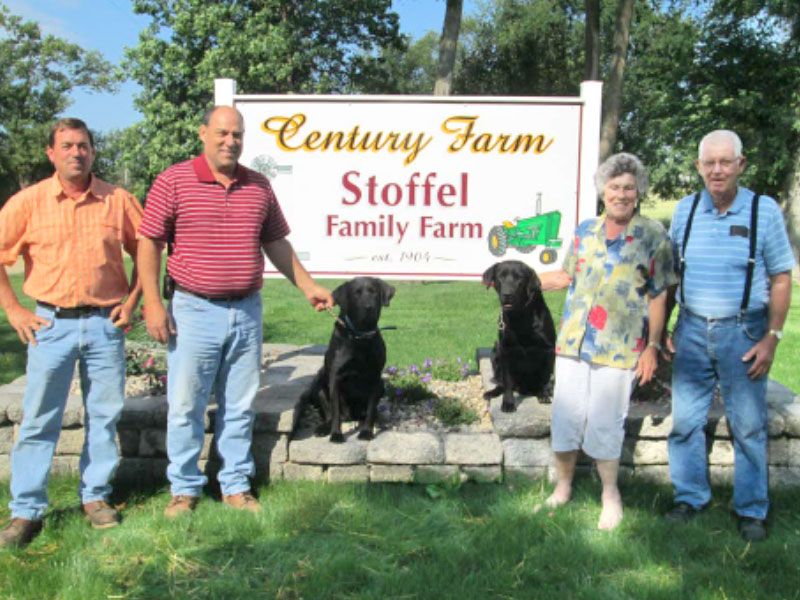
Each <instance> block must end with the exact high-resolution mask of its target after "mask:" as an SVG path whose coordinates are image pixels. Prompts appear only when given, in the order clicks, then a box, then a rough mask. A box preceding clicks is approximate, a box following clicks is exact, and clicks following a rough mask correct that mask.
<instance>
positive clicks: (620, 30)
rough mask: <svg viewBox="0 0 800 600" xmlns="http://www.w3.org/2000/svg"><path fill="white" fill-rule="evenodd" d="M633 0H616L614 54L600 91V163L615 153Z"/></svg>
mask: <svg viewBox="0 0 800 600" xmlns="http://www.w3.org/2000/svg"><path fill="white" fill-rule="evenodd" d="M633 2H634V0H619V5H618V6H617V19H616V23H615V24H614V55H613V57H612V59H611V71H610V72H609V74H608V81H607V82H606V85H605V86H604V89H603V123H602V125H601V126H600V160H601V161H604V160H605V159H606V158H608V157H609V156H610V155H611V153H612V152H613V150H614V144H615V143H616V142H617V131H618V130H619V113H620V110H621V106H622V82H623V76H624V74H625V61H626V60H627V54H628V39H629V37H630V31H631V19H632V18H633Z"/></svg>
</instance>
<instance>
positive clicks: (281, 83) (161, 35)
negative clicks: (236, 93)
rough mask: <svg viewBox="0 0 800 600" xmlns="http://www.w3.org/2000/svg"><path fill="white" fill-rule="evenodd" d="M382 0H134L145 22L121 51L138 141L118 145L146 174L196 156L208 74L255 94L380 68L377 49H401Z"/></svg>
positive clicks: (328, 87) (307, 87)
mask: <svg viewBox="0 0 800 600" xmlns="http://www.w3.org/2000/svg"><path fill="white" fill-rule="evenodd" d="M390 6H391V2H390V0H237V1H234V0H225V1H220V2H204V1H203V0H134V2H133V8H134V11H135V12H136V13H138V14H143V15H148V16H150V17H151V19H152V22H151V24H150V26H149V27H147V29H145V30H144V31H143V32H142V33H141V34H140V35H139V43H138V44H137V45H136V46H135V47H134V48H132V49H130V50H128V52H127V60H126V68H127V70H128V72H129V73H130V75H131V77H132V78H133V79H134V80H135V81H137V82H138V83H139V84H140V85H141V86H142V92H141V94H140V95H139V96H138V97H137V98H136V106H137V108H138V109H139V110H140V111H141V112H142V114H143V115H144V121H143V123H142V124H141V125H140V127H139V135H140V143H139V145H138V147H134V148H132V149H130V150H129V151H128V154H129V155H131V156H140V157H142V158H143V159H144V161H145V170H146V172H147V173H148V174H149V175H150V177H154V176H155V175H156V174H157V173H158V172H160V171H161V170H163V169H164V168H166V167H167V166H168V165H170V164H172V163H174V162H176V161H179V160H185V159H186V157H188V156H191V155H192V154H194V153H196V152H197V150H198V148H199V146H198V142H197V133H196V131H197V125H198V121H199V118H200V115H201V114H202V113H203V112H204V111H205V110H206V109H207V108H208V107H209V104H210V101H211V98H210V94H209V92H210V90H212V89H213V80H214V79H215V78H218V77H229V78H232V79H235V80H236V81H237V85H238V88H239V90H241V91H243V92H260V93H344V92H351V91H355V90H356V89H358V88H359V86H360V85H361V82H362V80H364V81H375V80H376V79H378V77H379V74H380V73H385V72H387V71H388V67H384V66H382V65H381V59H380V50H381V49H390V48H394V49H401V48H403V47H404V43H405V40H404V38H403V37H402V36H400V34H399V30H398V17H397V15H396V14H395V13H394V12H392V11H391V10H390Z"/></svg>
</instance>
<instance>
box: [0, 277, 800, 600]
mask: <svg viewBox="0 0 800 600" xmlns="http://www.w3.org/2000/svg"><path fill="white" fill-rule="evenodd" d="M12 282H13V283H14V285H15V287H17V289H18V288H19V286H20V277H19V276H12ZM324 283H325V284H327V285H328V286H329V287H333V286H335V285H336V283H337V282H335V281H327V282H324ZM395 285H396V286H397V288H398V291H397V295H396V297H395V299H394V301H393V302H392V305H391V306H390V307H388V308H387V309H385V312H384V315H383V319H382V324H383V325H396V326H397V327H398V329H397V330H396V331H387V332H385V334H384V337H385V338H386V341H387V345H388V347H389V364H395V365H400V366H405V365H408V364H411V363H420V362H422V361H423V360H424V359H425V358H439V359H450V360H452V359H455V358H457V357H462V358H472V357H473V356H474V352H475V349H476V348H478V347H487V346H490V345H491V344H492V342H493V340H494V339H495V336H496V318H497V299H496V296H495V294H494V292H493V291H491V290H486V289H484V288H483V287H482V286H481V285H480V284H478V283H408V282H405V283H396V284H395ZM794 292H795V293H794V300H793V305H792V310H791V312H790V316H789V322H788V323H787V327H786V330H787V336H786V338H785V340H784V341H783V342H782V343H781V346H780V349H779V353H778V360H777V362H776V364H775V366H774V368H773V376H774V377H775V378H776V379H778V380H779V381H781V382H783V383H785V384H787V385H789V386H790V387H792V388H793V389H795V390H798V389H800V384H798V375H797V369H796V367H795V366H794V365H796V364H797V359H798V358H800V357H799V356H798V354H799V353H800V343H798V342H797V339H798V337H800V335H798V334H800V317H799V316H798V315H800V311H798V310H797V307H798V303H800V290H798V286H796V285H795V289H794ZM263 293H264V298H265V304H264V323H265V340H266V341H267V342H286V343H293V344H306V343H313V344H324V343H326V342H327V340H328V338H329V336H330V331H331V327H332V318H331V317H330V316H329V315H328V314H324V313H323V314H317V313H314V312H313V311H312V310H311V308H310V307H309V306H308V305H307V304H306V302H305V300H304V298H302V296H301V295H300V294H299V293H298V292H297V291H296V290H294V289H293V288H292V287H291V286H290V285H289V284H288V283H287V282H286V281H283V280H275V281H268V282H266V285H265V288H264V292H263ZM563 298H564V296H563V293H558V294H548V295H547V297H546V299H547V302H548V304H549V305H550V308H551V310H552V311H553V315H554V317H555V318H556V319H557V317H558V315H559V314H560V312H561V307H562V304H563ZM131 337H132V338H133V339H144V338H146V334H145V333H144V331H143V328H142V327H138V328H137V329H135V330H134V331H133V332H132V333H131ZM0 361H2V367H3V371H2V375H1V376H2V379H3V381H10V380H13V379H15V378H16V377H17V376H19V375H20V374H21V373H22V372H23V368H24V351H23V347H22V345H21V344H20V343H19V342H18V341H16V336H15V334H14V333H13V331H12V330H11V328H10V327H9V326H8V324H7V323H6V322H5V319H4V318H2V319H0ZM76 487H77V482H76V480H75V479H74V478H71V477H54V478H53V480H51V483H50V499H51V512H50V513H49V515H48V518H47V525H46V528H45V531H44V532H43V534H42V535H41V536H40V537H39V538H38V539H37V540H36V541H35V542H34V543H33V544H32V545H31V546H30V547H29V548H28V549H27V550H25V551H20V552H10V551H0V598H3V599H15V600H16V599H22V598H32V599H34V598H35V599H40V598H58V599H81V600H84V599H94V598H98V599H100V598H102V599H110V598H125V599H138V598H142V599H144V598H154V599H155V598H220V599H222V598H225V599H227V598H281V599H299V598H337V599H339V598H366V599H370V598H375V599H378V598H380V599H383V598H435V599H439V598H458V599H459V600H464V599H471V598H476V599H478V598H480V599H484V598H586V599H592V600H594V599H596V598H601V599H602V598H609V599H612V598H613V599H616V598H659V599H660V598H664V599H670V600H672V599H674V598H719V599H724V598H747V599H750V598H798V597H800V591H798V590H800V563H798V561H797V560H796V556H797V555H798V552H800V513H798V511H797V506H800V490H793V491H781V492H776V493H775V494H774V495H773V500H774V509H773V511H772V514H771V535H770V538H769V539H768V540H767V541H766V542H765V543H763V544H761V545H758V546H753V547H750V546H746V545H745V544H744V543H743V542H741V540H740V539H739V538H738V536H737V534H736V531H735V523H734V521H733V519H732V518H731V516H730V512H729V502H730V488H723V489H720V490H717V491H716V495H715V503H714V504H713V505H712V507H711V509H710V510H709V511H708V512H707V513H705V514H704V515H703V516H702V517H700V518H699V519H698V520H697V522H695V523H693V524H691V525H690V526H688V527H685V528H679V529H673V528H671V527H670V526H668V525H667V524H666V523H665V522H664V521H663V520H662V519H661V517H660V514H661V513H662V512H663V511H664V510H665V509H666V508H667V507H668V505H669V503H670V499H671V491H670V489H669V488H668V487H664V486H654V485H650V484H645V483H641V482H629V483H625V484H624V485H623V488H622V492H623V496H624V498H625V502H626V505H627V509H626V518H625V521H624V522H623V524H622V526H621V527H620V528H619V529H618V530H617V531H615V532H612V533H601V532H598V531H597V530H596V529H595V525H596V522H597V518H598V516H599V503H598V499H597V496H598V494H599V484H598V483H597V482H596V481H593V480H592V479H591V478H590V477H588V476H587V477H580V478H579V480H578V483H577V486H576V494H575V501H574V502H573V503H572V504H571V505H570V506H569V507H567V508H566V509H564V510H561V511H559V512H557V513H556V514H554V515H552V516H550V515H548V514H534V513H533V512H532V510H531V507H532V506H533V505H534V504H536V503H537V502H540V501H542V500H543V499H544V498H545V497H546V495H547V493H548V492H549V486H548V485H547V484H546V483H544V482H540V483H538V484H534V485H532V486H511V485H488V484H487V485H471V484H467V485H463V486H461V487H452V488H448V487H435V486H434V487H431V486H429V487H423V486H406V485H378V484H369V485H353V486H350V485H321V484H319V483H307V482H304V483H291V482H278V483H275V484H272V485H270V486H264V487H262V488H261V489H260V492H261V497H262V501H263V503H264V506H265V513H264V514H263V515H260V516H257V517H253V516H251V515H243V514H239V513H235V512H233V511H230V510H228V509H226V508H225V507H222V506H220V505H219V504H218V503H217V502H215V501H213V500H212V499H211V498H210V497H205V498H204V499H203V502H202V503H201V505H200V508H199V510H198V512H197V514H196V515H194V516H193V517H192V518H190V519H186V520H183V521H180V522H177V523H175V522H167V521H166V520H165V519H164V518H163V516H162V514H161V513H162V510H163V508H164V506H165V504H166V502H167V500H168V497H169V496H168V492H167V491H166V489H164V488H157V489H152V490H142V489H138V490H117V491H116V498H115V501H116V502H117V503H119V504H120V505H121V506H122V508H123V513H124V515H125V521H124V523H123V525H122V526H121V527H119V528H117V529H115V530H109V531H105V532H98V531H93V530H91V529H90V528H89V527H88V525H87V524H86V523H85V521H84V520H83V518H82V517H81V515H80V513H79V511H78V503H77V499H76V494H75V488H76ZM8 500H9V494H8V485H7V482H0V521H3V520H5V519H6V518H7V516H8V509H7V508H6V505H7V503H8Z"/></svg>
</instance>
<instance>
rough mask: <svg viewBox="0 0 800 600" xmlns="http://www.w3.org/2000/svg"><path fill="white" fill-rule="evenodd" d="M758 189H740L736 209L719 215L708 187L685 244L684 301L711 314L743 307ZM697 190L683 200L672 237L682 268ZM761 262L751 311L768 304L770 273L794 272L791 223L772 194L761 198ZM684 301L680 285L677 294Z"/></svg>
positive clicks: (727, 313) (697, 310) (734, 311)
mask: <svg viewBox="0 0 800 600" xmlns="http://www.w3.org/2000/svg"><path fill="white" fill-rule="evenodd" d="M753 196H754V193H753V192H752V191H750V190H748V189H747V188H743V187H740V188H739V189H738V191H737V193H736V198H734V200H733V204H732V205H731V207H730V208H729V209H728V210H727V211H726V212H725V213H724V214H719V212H718V211H717V209H716V208H714V203H713V202H712V200H711V196H710V194H709V193H708V191H707V190H705V189H704V190H703V192H702V193H701V195H700V202H699V204H698V205H697V210H696V211H695V213H694V218H693V219H692V229H691V231H690V232H689V242H688V244H687V245H686V255H685V258H686V271H685V273H684V281H683V284H684V286H685V292H684V294H685V305H686V308H688V309H689V310H690V311H692V312H693V313H695V314H698V315H701V316H703V317H708V318H721V317H731V316H734V315H736V314H738V312H739V311H740V309H741V303H742V295H743V293H744V284H745V279H746V277H747V259H748V257H749V254H750V210H751V207H752V203H753ZM693 199H694V194H692V195H691V196H687V197H686V198H684V199H683V200H681V201H680V202H679V203H678V206H677V207H676V209H675V214H674V215H673V216H672V225H671V226H670V230H669V237H670V239H671V240H672V247H673V251H674V253H675V267H676V269H678V268H679V265H680V261H679V257H680V249H681V245H682V244H683V232H684V229H685V228H686V221H687V220H688V218H689V211H690V210H691V207H692V201H693ZM757 238H758V239H757V240H756V265H755V270H754V272H753V285H752V287H751V289H750V303H749V304H748V306H747V310H756V309H759V308H764V307H766V306H767V304H768V302H769V276H770V275H776V274H777V273H781V272H783V271H790V270H791V269H792V267H793V266H794V264H795V261H794V254H793V253H792V248H791V245H790V244H789V237H788V236H787V235H786V225H785V224H784V222H783V216H782V215H781V210H780V208H779V207H778V204H777V203H776V202H775V200H773V199H772V198H770V197H769V196H761V198H760V199H759V201H758V227H757ZM676 299H677V301H678V302H680V299H681V294H680V288H679V289H678V291H677V293H676Z"/></svg>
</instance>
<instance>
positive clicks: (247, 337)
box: [167, 291, 262, 496]
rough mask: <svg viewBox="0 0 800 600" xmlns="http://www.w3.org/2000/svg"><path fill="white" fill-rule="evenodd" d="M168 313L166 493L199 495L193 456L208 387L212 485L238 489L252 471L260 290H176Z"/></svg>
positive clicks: (203, 479) (226, 491)
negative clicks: (218, 295)
mask: <svg viewBox="0 0 800 600" xmlns="http://www.w3.org/2000/svg"><path fill="white" fill-rule="evenodd" d="M170 312H171V314H172V317H173V318H174V319H175V326H176V329H177V332H178V333H177V335H176V336H173V337H172V338H171V339H170V342H169V346H168V352H167V367H168V377H167V399H168V402H169V412H168V415H167V455H168V456H169V467H168V468H167V477H169V481H170V484H171V489H172V494H173V495H176V496H178V495H182V496H199V495H200V492H201V490H202V488H203V486H204V485H205V484H206V482H207V481H208V478H207V477H206V476H205V475H204V474H203V473H202V472H201V471H200V469H199V467H198V462H197V461H198V459H199V457H200V451H201V450H202V446H203V437H204V426H203V425H204V415H205V412H206V407H207V406H208V401H209V396H210V394H211V392H212V390H213V392H214V394H215V396H216V401H217V414H216V417H215V419H214V429H215V431H214V433H215V438H216V447H217V454H218V455H219V457H220V459H221V460H222V465H221V469H220V471H219V474H218V476H217V477H218V479H219V483H220V487H221V488H222V493H223V494H226V495H230V494H238V493H240V492H246V491H248V490H249V489H250V481H249V478H250V477H252V476H253V475H254V474H255V463H254V461H253V455H252V453H251V451H250V446H251V441H252V438H253V400H254V398H255V395H256V391H258V384H259V381H260V373H259V372H260V368H261V342H262V315H261V295H260V294H259V293H255V294H251V295H250V296H247V297H246V298H244V299H242V300H236V301H224V300H205V299H203V298H198V297H197V296H193V295H191V294H186V293H184V292H181V291H176V292H175V295H174V297H173V298H172V303H171V304H170Z"/></svg>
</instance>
